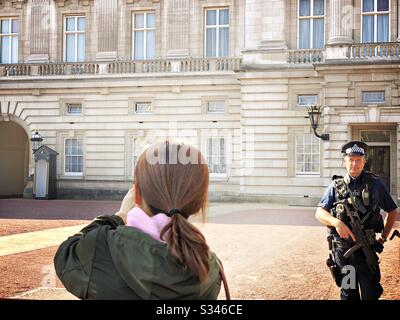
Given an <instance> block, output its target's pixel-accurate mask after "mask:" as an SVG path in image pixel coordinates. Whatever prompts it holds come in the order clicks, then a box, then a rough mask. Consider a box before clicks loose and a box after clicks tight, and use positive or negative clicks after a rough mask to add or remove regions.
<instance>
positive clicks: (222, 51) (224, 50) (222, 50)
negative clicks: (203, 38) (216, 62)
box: [218, 28, 229, 57]
mask: <svg viewBox="0 0 400 320" xmlns="http://www.w3.org/2000/svg"><path fill="white" fill-rule="evenodd" d="M218 51H219V56H220V57H226V56H228V55H229V28H220V29H219V48H218Z"/></svg>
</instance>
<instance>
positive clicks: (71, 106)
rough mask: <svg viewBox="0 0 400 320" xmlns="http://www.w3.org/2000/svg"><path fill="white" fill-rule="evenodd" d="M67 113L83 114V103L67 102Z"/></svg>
mask: <svg viewBox="0 0 400 320" xmlns="http://www.w3.org/2000/svg"><path fill="white" fill-rule="evenodd" d="M66 112H67V115H73V116H77V115H81V114H82V104H81V103H67V104H66Z"/></svg>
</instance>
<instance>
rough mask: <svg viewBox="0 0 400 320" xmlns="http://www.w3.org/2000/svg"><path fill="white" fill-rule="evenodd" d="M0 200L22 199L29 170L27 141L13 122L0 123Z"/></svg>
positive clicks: (22, 130) (21, 129)
mask: <svg viewBox="0 0 400 320" xmlns="http://www.w3.org/2000/svg"><path fill="white" fill-rule="evenodd" d="M0 137H1V139H0V159H1V161H0V198H8V197H22V195H23V192H24V186H25V179H24V178H25V177H26V176H27V175H28V168H29V140H28V136H27V134H26V132H25V130H24V129H23V128H22V127H21V126H20V125H18V124H17V123H15V122H13V121H0Z"/></svg>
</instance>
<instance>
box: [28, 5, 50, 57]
mask: <svg viewBox="0 0 400 320" xmlns="http://www.w3.org/2000/svg"><path fill="white" fill-rule="evenodd" d="M28 12H29V13H30V14H29V23H28V25H29V34H30V37H29V42H30V45H29V47H30V55H29V56H28V58H27V60H26V62H28V63H35V62H39V63H40V62H48V61H49V33H50V3H49V0H30V1H29V4H28Z"/></svg>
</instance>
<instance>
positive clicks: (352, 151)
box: [342, 141, 368, 156]
mask: <svg viewBox="0 0 400 320" xmlns="http://www.w3.org/2000/svg"><path fill="white" fill-rule="evenodd" d="M367 149H368V145H367V144H366V143H365V142H362V141H350V142H347V143H345V144H344V145H343V146H342V153H343V154H344V155H348V156H352V155H356V156H365V155H366V154H367Z"/></svg>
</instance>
